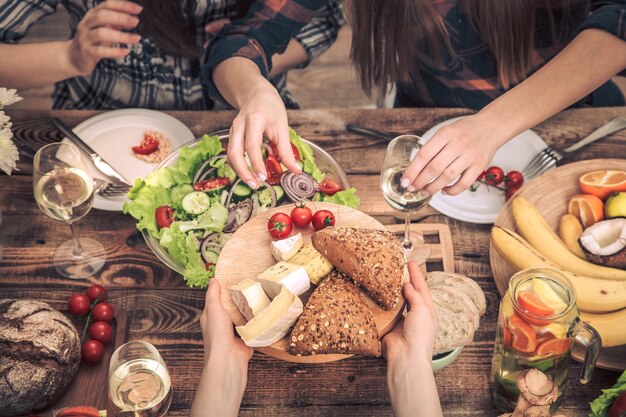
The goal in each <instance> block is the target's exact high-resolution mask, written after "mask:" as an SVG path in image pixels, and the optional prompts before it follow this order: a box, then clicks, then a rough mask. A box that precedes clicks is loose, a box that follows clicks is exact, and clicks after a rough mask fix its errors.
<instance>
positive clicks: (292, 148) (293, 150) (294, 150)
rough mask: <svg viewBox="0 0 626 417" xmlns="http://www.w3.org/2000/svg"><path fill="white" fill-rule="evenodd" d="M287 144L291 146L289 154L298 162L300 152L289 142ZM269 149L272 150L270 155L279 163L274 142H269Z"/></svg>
mask: <svg viewBox="0 0 626 417" xmlns="http://www.w3.org/2000/svg"><path fill="white" fill-rule="evenodd" d="M289 144H290V145H291V152H293V157H294V158H295V159H296V161H300V160H301V159H302V158H301V157H300V152H299V151H298V148H296V145H294V144H293V143H291V142H289ZM270 147H271V148H272V154H273V155H274V157H275V158H276V159H277V160H278V162H281V160H280V155H278V148H277V147H276V145H275V144H274V142H270Z"/></svg>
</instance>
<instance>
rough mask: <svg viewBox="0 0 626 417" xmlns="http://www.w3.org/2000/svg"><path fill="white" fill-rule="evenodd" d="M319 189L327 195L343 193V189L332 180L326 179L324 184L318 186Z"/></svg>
mask: <svg viewBox="0 0 626 417" xmlns="http://www.w3.org/2000/svg"><path fill="white" fill-rule="evenodd" d="M317 189H318V190H319V191H320V192H322V193H324V194H326V195H335V194H337V193H338V192H339V191H343V187H342V186H341V185H339V184H337V183H336V182H335V181H333V180H331V179H330V178H324V180H323V181H322V182H320V183H319V184H317Z"/></svg>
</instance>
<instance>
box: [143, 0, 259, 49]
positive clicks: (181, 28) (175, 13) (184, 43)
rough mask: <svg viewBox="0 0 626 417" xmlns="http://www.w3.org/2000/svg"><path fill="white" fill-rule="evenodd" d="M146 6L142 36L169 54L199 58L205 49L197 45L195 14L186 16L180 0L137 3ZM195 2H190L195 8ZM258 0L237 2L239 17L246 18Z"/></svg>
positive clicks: (149, 0) (237, 0)
mask: <svg viewBox="0 0 626 417" xmlns="http://www.w3.org/2000/svg"><path fill="white" fill-rule="evenodd" d="M134 1H136V2H137V3H139V4H140V5H141V6H143V11H142V12H141V14H140V15H139V21H140V27H139V33H140V34H141V35H142V36H145V37H147V38H150V40H152V41H153V42H154V43H155V44H156V45H157V46H158V47H159V49H161V50H162V51H163V52H165V53H166V54H168V55H173V56H182V57H186V58H191V59H199V58H200V57H201V56H202V52H203V51H202V46H201V45H198V44H197V43H196V38H195V33H194V31H193V24H192V19H193V16H191V11H190V12H189V13H185V10H183V7H182V2H181V1H180V0H134ZM191 3H192V2H188V4H189V5H190V7H191ZM252 3H254V0H236V1H235V10H236V16H237V18H241V17H243V16H245V14H246V13H247V12H248V9H249V8H250V5H251V4H252Z"/></svg>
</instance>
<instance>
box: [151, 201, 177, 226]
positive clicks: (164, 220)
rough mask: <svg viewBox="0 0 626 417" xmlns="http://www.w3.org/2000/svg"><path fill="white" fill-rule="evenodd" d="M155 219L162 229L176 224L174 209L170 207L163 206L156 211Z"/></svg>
mask: <svg viewBox="0 0 626 417" xmlns="http://www.w3.org/2000/svg"><path fill="white" fill-rule="evenodd" d="M154 217H156V222H157V224H158V225H159V227H160V228H161V229H163V228H164V227H170V225H171V224H172V223H174V209H173V208H171V207H170V206H161V207H158V208H157V209H156V210H154Z"/></svg>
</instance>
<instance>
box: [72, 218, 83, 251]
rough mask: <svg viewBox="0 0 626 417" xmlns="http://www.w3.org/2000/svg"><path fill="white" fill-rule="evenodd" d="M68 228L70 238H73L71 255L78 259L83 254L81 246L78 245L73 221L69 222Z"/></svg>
mask: <svg viewBox="0 0 626 417" xmlns="http://www.w3.org/2000/svg"><path fill="white" fill-rule="evenodd" d="M70 230H71V231H72V240H74V247H73V248H72V256H73V257H74V258H76V259H80V258H82V257H83V255H84V251H83V247H82V246H81V245H80V240H79V239H78V232H77V231H76V227H75V226H74V222H72V223H70Z"/></svg>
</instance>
